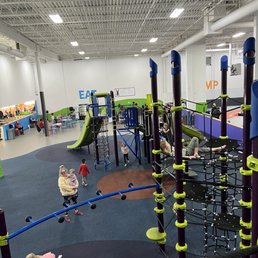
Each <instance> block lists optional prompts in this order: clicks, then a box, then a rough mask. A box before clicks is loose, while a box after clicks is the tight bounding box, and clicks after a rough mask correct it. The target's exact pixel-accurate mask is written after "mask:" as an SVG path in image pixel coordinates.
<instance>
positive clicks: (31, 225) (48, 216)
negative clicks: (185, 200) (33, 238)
mask: <svg viewBox="0 0 258 258" xmlns="http://www.w3.org/2000/svg"><path fill="white" fill-rule="evenodd" d="M149 188H160V186H159V185H158V184H152V185H144V186H139V187H133V188H129V189H125V190H121V191H116V192H111V193H108V194H103V195H101V196H98V197H95V198H91V199H88V200H86V201H83V202H79V203H77V204H74V205H71V206H69V207H67V208H64V209H61V210H59V211H56V212H53V213H51V214H49V215H47V216H45V217H42V218H41V219H38V220H37V221H33V222H31V223H30V224H29V225H27V226H25V227H23V228H21V229H19V230H17V231H16V232H13V233H11V234H9V236H8V237H7V240H8V241H9V240H10V239H12V238H14V237H16V236H18V235H20V234H22V233H23V232H25V231H27V230H29V229H30V228H33V227H35V226H36V225H39V224H41V223H42V222H44V221H47V220H49V219H51V218H54V217H57V215H59V214H62V213H65V212H67V211H70V210H73V209H76V208H77V207H81V206H83V205H86V204H91V203H92V202H96V201H99V200H102V199H106V198H109V197H112V196H115V195H120V194H124V193H129V192H134V191H139V190H144V189H149Z"/></svg>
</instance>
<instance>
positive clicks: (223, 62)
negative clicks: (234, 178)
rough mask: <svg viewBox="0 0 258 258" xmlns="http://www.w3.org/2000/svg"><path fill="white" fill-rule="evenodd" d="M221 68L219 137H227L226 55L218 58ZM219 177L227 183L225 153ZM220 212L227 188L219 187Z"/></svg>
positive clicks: (223, 208)
mask: <svg viewBox="0 0 258 258" xmlns="http://www.w3.org/2000/svg"><path fill="white" fill-rule="evenodd" d="M220 70H221V134H220V138H221V139H227V138H228V136H227V113H226V112H227V72H228V57H227V56H222V57H221V59H220ZM220 159H221V177H220V181H221V182H222V183H227V158H226V155H225V153H222V154H221V157H220ZM221 213H227V188H226V187H222V188H221Z"/></svg>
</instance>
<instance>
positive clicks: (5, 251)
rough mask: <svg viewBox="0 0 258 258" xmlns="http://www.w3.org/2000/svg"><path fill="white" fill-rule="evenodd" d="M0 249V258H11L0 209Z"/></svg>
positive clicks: (2, 212)
mask: <svg viewBox="0 0 258 258" xmlns="http://www.w3.org/2000/svg"><path fill="white" fill-rule="evenodd" d="M0 248H1V254H2V258H11V251H10V246H9V243H8V240H7V228H6V222H5V216H4V211H3V210H2V209H0Z"/></svg>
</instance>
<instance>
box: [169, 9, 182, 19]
mask: <svg viewBox="0 0 258 258" xmlns="http://www.w3.org/2000/svg"><path fill="white" fill-rule="evenodd" d="M184 10H185V9H184V8H176V9H175V10H174V11H173V12H172V13H171V14H170V16H169V17H170V18H177V17H178V16H179V15H180V14H181V13H182V12H183V11H184Z"/></svg>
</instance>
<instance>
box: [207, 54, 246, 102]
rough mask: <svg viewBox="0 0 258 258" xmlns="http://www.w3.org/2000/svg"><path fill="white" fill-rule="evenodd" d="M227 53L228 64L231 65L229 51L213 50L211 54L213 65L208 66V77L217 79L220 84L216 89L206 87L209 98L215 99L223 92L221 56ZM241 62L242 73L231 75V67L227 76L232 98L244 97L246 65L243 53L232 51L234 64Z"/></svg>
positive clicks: (208, 78)
mask: <svg viewBox="0 0 258 258" xmlns="http://www.w3.org/2000/svg"><path fill="white" fill-rule="evenodd" d="M223 55H226V56H228V64H229V65H230V57H229V53H228V52H213V53H211V54H209V56H211V66H206V79H207V80H217V81H218V83H219V84H218V86H217V87H216V88H215V89H212V90H208V89H207V88H206V97H207V99H215V98H217V97H218V96H220V94H221V71H220V58H221V57H222V56H223ZM236 63H241V75H236V76H231V73H230V67H229V69H228V77H227V86H228V87H227V90H228V95H229V97H231V98H236V97H243V91H244V87H243V82H244V79H243V78H244V76H243V74H244V65H243V57H242V54H238V53H237V52H233V53H232V64H236Z"/></svg>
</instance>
